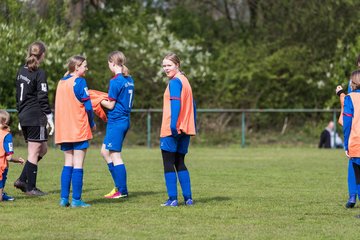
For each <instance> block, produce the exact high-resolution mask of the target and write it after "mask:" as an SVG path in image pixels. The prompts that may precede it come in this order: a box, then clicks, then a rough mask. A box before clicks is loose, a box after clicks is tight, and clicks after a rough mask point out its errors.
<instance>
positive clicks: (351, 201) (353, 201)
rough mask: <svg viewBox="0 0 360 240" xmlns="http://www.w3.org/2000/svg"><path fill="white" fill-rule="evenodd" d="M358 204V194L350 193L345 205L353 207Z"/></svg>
mask: <svg viewBox="0 0 360 240" xmlns="http://www.w3.org/2000/svg"><path fill="white" fill-rule="evenodd" d="M355 204H356V195H350V197H349V200H348V201H347V203H346V205H345V207H346V208H353V207H355Z"/></svg>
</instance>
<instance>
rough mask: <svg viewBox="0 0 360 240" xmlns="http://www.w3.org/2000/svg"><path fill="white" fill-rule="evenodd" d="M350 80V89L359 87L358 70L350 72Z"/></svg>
mask: <svg viewBox="0 0 360 240" xmlns="http://www.w3.org/2000/svg"><path fill="white" fill-rule="evenodd" d="M350 80H351V82H350V87H351V89H352V90H356V89H360V70H356V71H354V72H352V73H351V77H350Z"/></svg>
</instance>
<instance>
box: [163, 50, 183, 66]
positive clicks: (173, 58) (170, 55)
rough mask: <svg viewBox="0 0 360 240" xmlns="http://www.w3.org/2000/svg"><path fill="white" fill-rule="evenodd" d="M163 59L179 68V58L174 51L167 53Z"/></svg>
mask: <svg viewBox="0 0 360 240" xmlns="http://www.w3.org/2000/svg"><path fill="white" fill-rule="evenodd" d="M164 59H167V60H170V61H172V62H173V63H175V64H176V65H177V66H178V67H179V68H180V58H179V57H178V56H177V55H176V54H175V53H168V54H166V56H165V57H164Z"/></svg>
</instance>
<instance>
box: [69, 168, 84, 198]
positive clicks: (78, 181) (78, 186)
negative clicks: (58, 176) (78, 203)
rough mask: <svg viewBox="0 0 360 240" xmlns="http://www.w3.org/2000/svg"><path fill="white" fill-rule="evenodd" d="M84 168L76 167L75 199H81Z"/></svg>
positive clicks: (74, 174) (73, 181) (73, 180)
mask: <svg viewBox="0 0 360 240" xmlns="http://www.w3.org/2000/svg"><path fill="white" fill-rule="evenodd" d="M83 176H84V170H83V169H82V168H74V170H73V174H72V188H73V195H72V197H73V200H80V199H81V193H82V187H83Z"/></svg>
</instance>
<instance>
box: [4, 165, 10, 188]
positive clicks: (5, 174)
mask: <svg viewBox="0 0 360 240" xmlns="http://www.w3.org/2000/svg"><path fill="white" fill-rule="evenodd" d="M8 171H9V168H5V170H4V172H3V174H2V180H3V182H4V187H3V189H4V188H5V184H6V179H7V174H8Z"/></svg>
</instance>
